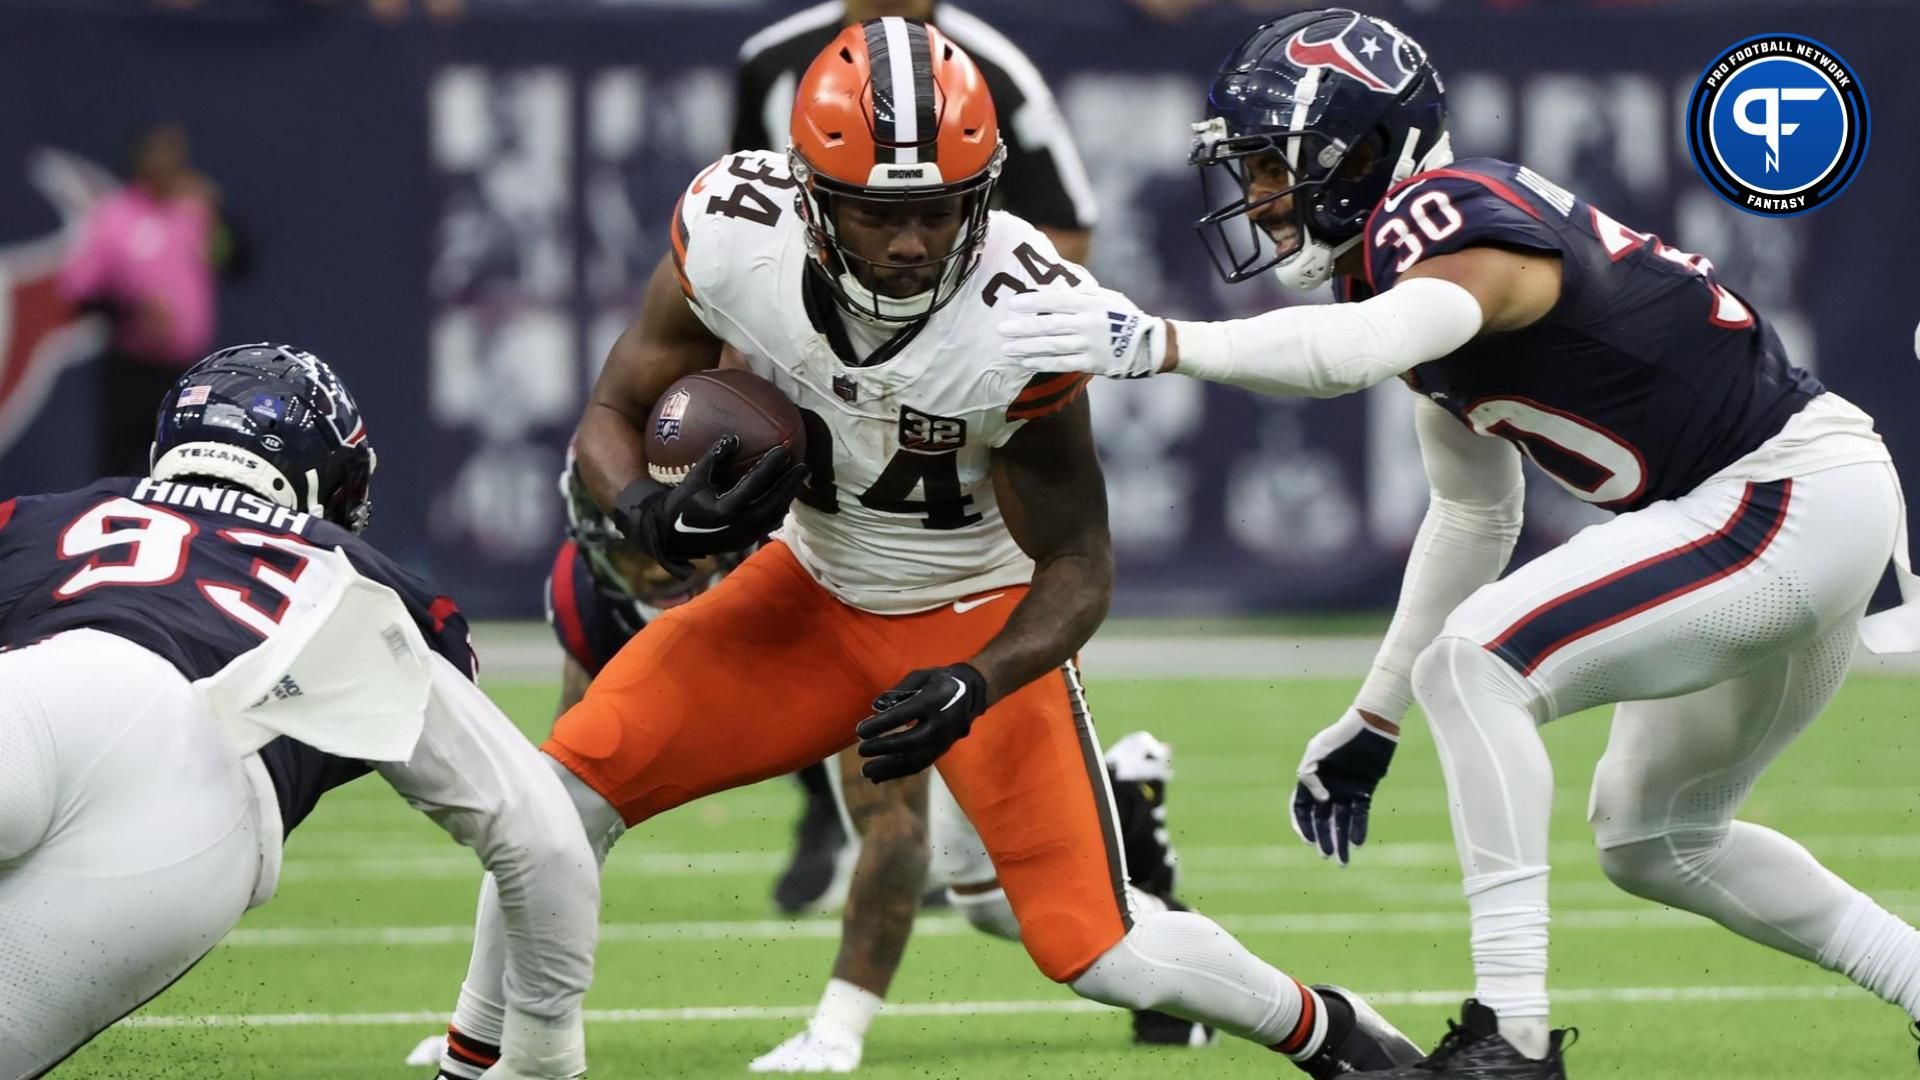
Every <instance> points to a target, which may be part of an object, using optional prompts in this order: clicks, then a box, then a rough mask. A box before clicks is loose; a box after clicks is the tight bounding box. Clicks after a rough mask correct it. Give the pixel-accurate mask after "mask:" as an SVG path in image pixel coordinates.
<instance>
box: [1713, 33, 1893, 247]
mask: <svg viewBox="0 0 1920 1080" xmlns="http://www.w3.org/2000/svg"><path fill="white" fill-rule="evenodd" d="M1870 126H1871V125H1870V123H1869V119H1868V115H1867V95H1866V91H1865V90H1863V89H1862V88H1861V86H1860V80H1859V78H1858V77H1856V75H1855V74H1854V71H1853V68H1851V67H1850V66H1848V64H1847V62H1846V61H1845V60H1843V59H1841V58H1840V57H1839V56H1837V55H1835V54H1834V52H1833V50H1831V49H1829V48H1827V47H1826V46H1825V45H1822V44H1820V43H1819V42H1818V41H1815V40H1814V39H1812V38H1810V37H1804V36H1802V35H1799V34H1763V35H1761V36H1759V37H1751V38H1747V39H1746V40H1745V41H1740V42H1737V43H1735V44H1734V45H1732V46H1731V47H1729V48H1728V49H1726V50H1725V51H1723V52H1722V53H1721V54H1720V55H1719V56H1716V57H1714V59H1713V62H1712V63H1710V64H1708V65H1707V69H1706V71H1705V72H1704V73H1702V74H1701V76H1700V82H1699V83H1698V84H1697V85H1696V86H1695V87H1694V89H1693V96H1692V98H1691V99H1689V100H1688V102H1687V147H1688V149H1689V150H1691V151H1692V153H1693V163H1694V167H1695V168H1697V169H1699V170H1700V175H1701V176H1702V177H1704V178H1705V179H1706V181H1707V184H1708V185H1709V186H1711V187H1712V188H1713V190H1714V192H1715V193H1716V194H1718V195H1719V196H1720V197H1721V198H1723V199H1725V200H1727V201H1728V202H1730V203H1732V204H1733V205H1735V206H1737V207H1739V208H1740V209H1742V210H1745V211H1747V212H1748V213H1750V214H1761V215H1765V216H1768V217H1791V216H1792V215H1794V214H1804V213H1806V212H1807V211H1808V210H1812V209H1813V208H1815V207H1817V206H1820V205H1821V204H1823V203H1825V202H1827V201H1828V200H1830V199H1832V198H1833V197H1834V196H1836V195H1838V194H1840V192H1842V191H1844V190H1846V186H1847V184H1848V183H1850V182H1851V181H1852V180H1853V177H1854V174H1855V173H1857V172H1858V171H1859V169H1860V163H1861V161H1863V160H1865V158H1866V156H1867V136H1868V134H1869V129H1870Z"/></svg>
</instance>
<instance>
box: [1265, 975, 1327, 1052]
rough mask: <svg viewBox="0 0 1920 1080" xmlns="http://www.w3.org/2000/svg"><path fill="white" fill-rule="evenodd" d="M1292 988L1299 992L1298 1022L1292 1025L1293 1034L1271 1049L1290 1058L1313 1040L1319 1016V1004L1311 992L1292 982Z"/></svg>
mask: <svg viewBox="0 0 1920 1080" xmlns="http://www.w3.org/2000/svg"><path fill="white" fill-rule="evenodd" d="M1293 988H1294V989H1295V990H1298V991H1300V1022H1299V1023H1297V1024H1295V1025H1293V1033H1292V1034H1291V1035H1288V1036H1287V1037H1286V1038H1284V1039H1282V1040H1280V1041H1279V1042H1277V1043H1274V1044H1273V1049H1275V1050H1277V1051H1279V1052H1280V1053H1282V1054H1286V1055H1287V1056H1289V1057H1291V1056H1293V1055H1294V1054H1297V1053H1299V1052H1300V1051H1301V1050H1303V1049H1305V1048H1306V1045H1307V1040H1308V1039H1311V1038H1313V1024H1314V1020H1315V1019H1317V1018H1318V1017H1319V1015H1320V1009H1319V1003H1318V1001H1316V1000H1315V998H1314V994H1313V991H1311V990H1309V989H1307V988H1306V987H1305V986H1302V985H1301V984H1300V980H1298V979H1295V980H1294V981H1293Z"/></svg>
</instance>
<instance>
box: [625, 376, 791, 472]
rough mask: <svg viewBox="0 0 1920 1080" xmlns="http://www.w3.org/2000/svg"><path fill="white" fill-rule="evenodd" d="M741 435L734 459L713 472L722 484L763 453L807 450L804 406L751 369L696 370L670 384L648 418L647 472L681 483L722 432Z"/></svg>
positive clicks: (747, 466) (738, 436)
mask: <svg viewBox="0 0 1920 1080" xmlns="http://www.w3.org/2000/svg"><path fill="white" fill-rule="evenodd" d="M726 435H732V436H733V437H735V438H737V439H739V440H740V449H739V450H738V451H736V452H735V453H734V456H733V459H732V460H731V461H730V462H728V464H727V466H726V467H725V468H723V469H721V470H720V474H721V475H717V476H715V477H714V480H715V482H716V483H717V484H719V486H721V487H727V486H729V485H731V484H732V483H733V481H734V479H735V478H737V477H738V476H740V475H741V474H743V473H745V472H746V470H748V469H750V468H752V467H753V463H754V462H756V461H759V460H760V456H761V455H762V454H765V453H766V452H767V451H769V450H771V449H773V448H774V447H776V446H784V447H786V448H787V450H788V452H789V453H791V454H792V455H793V459H794V460H795V461H802V460H804V459H805V458H806V455H807V443H806V425H805V424H804V423H803V422H802V421H801V419H800V409H799V408H798V407H797V406H795V405H794V403H793V402H791V401H788V400H787V397H786V395H785V394H782V393H781V392H780V391H779V390H778V389H777V388H776V387H775V386H774V385H773V384H772V383H770V382H768V381H767V380H765V379H763V378H761V377H760V376H758V375H755V374H754V373H752V372H750V371H744V370H741V369H738V368H717V369H715V370H712V371H696V372H694V373H693V374H692V375H687V376H684V377H682V378H680V379H678V380H676V381H675V382H674V384H673V385H672V386H669V387H667V392H666V393H664V394H661V395H660V400H658V401H656V402H654V403H653V414H652V415H651V416H649V417H648V418H647V430H646V441H647V472H648V474H650V475H651V476H652V477H653V478H654V480H656V481H658V482H659V483H662V484H677V483H679V482H680V481H681V480H684V479H686V476H687V471H688V470H689V469H691V468H693V466H694V465H695V464H697V463H698V462H699V461H700V457H701V455H703V454H705V453H706V452H707V451H708V450H709V449H710V448H711V447H712V446H713V444H714V443H715V442H717V441H719V440H720V438H721V437H722V436H726Z"/></svg>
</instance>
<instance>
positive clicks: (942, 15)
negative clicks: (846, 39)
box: [733, 0, 1094, 263]
mask: <svg viewBox="0 0 1920 1080" xmlns="http://www.w3.org/2000/svg"><path fill="white" fill-rule="evenodd" d="M887 15H900V16H905V17H906V18H910V19H921V20H925V21H927V22H931V23H933V24H934V25H936V26H938V27H939V28H940V30H941V32H942V33H944V34H946V35H947V36H948V37H950V38H952V39H953V42H954V44H956V45H958V46H960V47H961V48H962V49H965V50H966V51H967V55H968V56H971V57H973V61H974V63H975V64H977V65H978V66H979V68H980V73H981V74H982V75H983V76H984V77H985V78H986V81H987V90H988V91H989V92H990V93H992V94H993V104H994V109H995V111H996V112H997V113H998V114H999V116H1000V132H1001V134H1002V136H1003V137H1005V138H1006V140H1007V163H1006V166H1005V168H1004V170H1003V171H1002V172H1001V174H1000V183H999V185H998V186H997V188H996V189H995V199H996V202H997V203H998V205H999V208H1000V209H1003V210H1007V211H1009V212H1011V213H1014V214H1017V215H1019V216H1020V217H1022V218H1025V219H1026V220H1027V221H1029V222H1031V223H1033V224H1034V225H1037V226H1039V227H1040V228H1041V230H1043V231H1044V232H1045V233H1046V234H1047V236H1048V237H1049V238H1050V239H1052V241H1053V244H1054V246H1055V247H1057V248H1059V249H1060V253H1061V254H1062V255H1065V256H1066V257H1067V258H1069V259H1072V260H1073V261H1074V262H1077V263H1084V262H1086V261H1087V239H1088V233H1089V230H1091V229H1092V228H1093V221H1094V205H1093V189H1092V187H1091V185H1089V184H1088V182H1087V170H1086V167H1085V166H1084V165H1082V164H1081V163H1080V152H1079V151H1078V150H1077V149H1075V148H1074V145H1073V136H1072V134H1071V133H1069V132H1068V131H1067V125H1066V121H1065V120H1063V119H1062V118H1061V116H1060V109H1059V106H1057V105H1056V104H1054V100H1053V92H1052V91H1050V90H1048V89H1047V84H1046V82H1045V81H1044V80H1043V79H1041V77H1040V72H1039V69H1037V68H1035V67H1034V66H1033V61H1031V60H1029V59H1027V55H1026V54H1025V53H1023V52H1021V51H1020V48H1019V46H1017V45H1015V44H1014V43H1013V42H1011V41H1008V40H1007V38H1006V36H1005V35H1004V34H1002V33H1000V31H998V30H995V29H994V28H993V27H991V26H988V25H987V24H986V23H984V22H982V21H981V20H980V19H979V17H977V16H974V15H970V14H968V13H967V12H965V11H962V10H960V9H959V8H957V7H955V6H954V5H952V4H947V3H935V0H827V2H826V3H820V4H815V5H813V6H811V7H808V8H805V9H803V10H801V11H798V12H795V13H794V14H792V15H789V16H787V17H786V18H784V19H781V20H780V21H779V22H776V23H774V24H773V25H772V26H769V27H767V28H766V29H765V30H762V31H760V32H759V33H757V34H755V35H753V36H752V37H750V38H748V39H747V43H746V44H745V45H742V46H741V47H740V61H739V67H738V70H737V72H736V75H737V79H738V83H737V86H736V93H735V95H734V110H735V111H734V119H733V149H735V150H784V149H786V146H787V121H788V116H789V114H790V113H791V112H792V111H793V94H794V87H795V86H797V85H798V84H799V82H800V75H801V73H802V72H804V71H806V69H807V65H808V64H810V63H812V62H813V58H814V57H816V56H818V55H820V50H822V49H824V48H826V47H827V43H828V42H830V41H832V40H833V37H834V35H835V34H838V33H839V32H840V30H841V28H843V27H847V26H852V25H854V24H856V23H860V22H864V21H866V20H867V19H877V18H880V17H882V16H887Z"/></svg>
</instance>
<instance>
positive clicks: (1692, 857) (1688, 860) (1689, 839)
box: [1600, 825, 1727, 909]
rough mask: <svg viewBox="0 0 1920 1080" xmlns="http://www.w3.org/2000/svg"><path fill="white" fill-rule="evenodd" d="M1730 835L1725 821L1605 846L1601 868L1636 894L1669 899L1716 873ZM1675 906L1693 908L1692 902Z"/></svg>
mask: <svg viewBox="0 0 1920 1080" xmlns="http://www.w3.org/2000/svg"><path fill="white" fill-rule="evenodd" d="M1726 837H1727V826H1724V825H1722V826H1720V827H1719V828H1700V829H1686V830H1682V831H1677V832H1673V833H1668V834H1666V835H1662V836H1653V837H1648V838H1647V839H1644V840H1635V841H1633V842H1631V843H1626V844H1616V845H1614V846H1612V847H1604V848H1601V849H1600V870H1601V872H1602V873H1604V874H1606V875H1607V880H1608V881H1611V882H1613V883H1614V884H1615V885H1618V886H1619V887H1620V888H1622V889H1625V890H1626V891H1627V892H1630V893H1632V894H1634V895H1635V896H1639V897H1644V898H1645V899H1648V900H1657V901H1661V902H1663V903H1668V902H1671V901H1673V899H1674V898H1675V897H1677V896H1679V895H1681V894H1682V893H1684V892H1686V891H1687V890H1688V889H1690V888H1692V887H1693V886H1694V885H1695V884H1696V883H1698V882H1700V881H1702V880H1704V879H1706V878H1707V877H1708V876H1709V875H1710V874H1711V873H1712V870H1713V862H1714V860H1715V857H1716V856H1717V855H1718V854H1719V852H1720V850H1721V845H1722V843H1723V842H1724V841H1725V840H1726ZM1675 906H1680V907H1688V908H1689V909H1691V905H1682V904H1676V905H1675Z"/></svg>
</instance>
